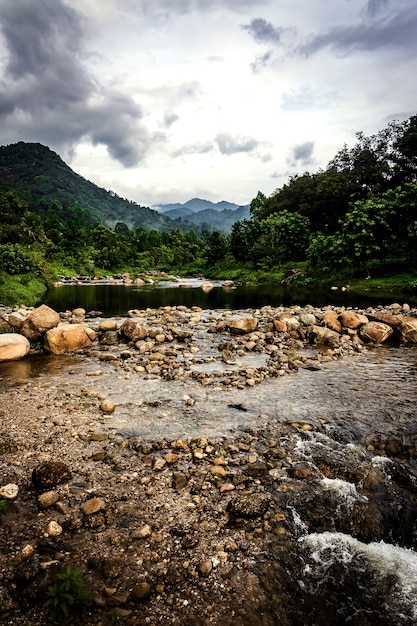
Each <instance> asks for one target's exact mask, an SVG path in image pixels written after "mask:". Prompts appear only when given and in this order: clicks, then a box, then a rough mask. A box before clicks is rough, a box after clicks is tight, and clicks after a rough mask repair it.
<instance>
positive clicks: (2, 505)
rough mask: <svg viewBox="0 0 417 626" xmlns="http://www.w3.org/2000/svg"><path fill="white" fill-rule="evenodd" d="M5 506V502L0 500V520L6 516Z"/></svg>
mask: <svg viewBox="0 0 417 626" xmlns="http://www.w3.org/2000/svg"><path fill="white" fill-rule="evenodd" d="M6 506H7V502H6V500H0V519H1V516H2V515H5V514H6Z"/></svg>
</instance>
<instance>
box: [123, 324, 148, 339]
mask: <svg viewBox="0 0 417 626" xmlns="http://www.w3.org/2000/svg"><path fill="white" fill-rule="evenodd" d="M120 334H121V335H122V336H124V337H126V339H129V340H130V341H138V340H140V339H144V338H145V337H147V336H148V331H147V329H146V328H145V327H144V326H142V324H140V323H139V322H135V321H134V320H132V319H126V320H125V321H124V322H123V324H122V325H121V326H120Z"/></svg>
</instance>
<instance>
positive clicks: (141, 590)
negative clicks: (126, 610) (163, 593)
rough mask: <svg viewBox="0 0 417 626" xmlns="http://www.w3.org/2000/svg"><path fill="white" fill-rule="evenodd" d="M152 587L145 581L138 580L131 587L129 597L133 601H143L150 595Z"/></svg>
mask: <svg viewBox="0 0 417 626" xmlns="http://www.w3.org/2000/svg"><path fill="white" fill-rule="evenodd" d="M151 591H152V588H151V586H150V584H149V583H147V582H146V581H143V582H140V583H138V584H137V585H135V587H133V589H132V593H131V598H132V600H134V601H135V602H143V601H144V600H147V599H148V598H149V596H150V595H151Z"/></svg>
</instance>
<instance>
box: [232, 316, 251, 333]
mask: <svg viewBox="0 0 417 626" xmlns="http://www.w3.org/2000/svg"><path fill="white" fill-rule="evenodd" d="M257 328H258V320H257V319H256V318H255V317H239V318H236V319H232V320H230V321H229V330H230V332H232V333H236V334H245V333H251V332H253V331H254V330H256V329H257Z"/></svg>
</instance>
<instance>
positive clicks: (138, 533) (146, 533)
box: [132, 524, 152, 539]
mask: <svg viewBox="0 0 417 626" xmlns="http://www.w3.org/2000/svg"><path fill="white" fill-rule="evenodd" d="M151 535H152V528H151V527H150V526H149V524H146V526H142V528H137V529H136V530H134V531H133V532H132V539H146V538H147V537H150V536H151Z"/></svg>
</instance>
